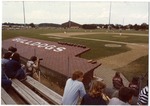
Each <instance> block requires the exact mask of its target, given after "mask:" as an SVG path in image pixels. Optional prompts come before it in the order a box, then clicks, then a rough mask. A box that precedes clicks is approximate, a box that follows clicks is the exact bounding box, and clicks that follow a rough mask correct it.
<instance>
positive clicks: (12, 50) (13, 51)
mask: <svg viewBox="0 0 150 106" xmlns="http://www.w3.org/2000/svg"><path fill="white" fill-rule="evenodd" d="M8 51H10V52H12V53H15V52H16V51H17V48H15V47H12V46H10V47H9V48H8Z"/></svg>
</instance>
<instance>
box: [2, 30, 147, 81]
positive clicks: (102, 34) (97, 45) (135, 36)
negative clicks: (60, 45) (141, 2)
mask: <svg viewBox="0 0 150 106" xmlns="http://www.w3.org/2000/svg"><path fill="white" fill-rule="evenodd" d="M64 31H65V32H67V33H70V32H74V33H75V32H82V33H83V32H84V33H85V32H86V33H88V32H92V33H94V32H95V33H96V34H87V35H74V36H73V37H78V38H81V39H75V38H62V39H55V38H49V37H50V36H45V35H41V34H47V33H64ZM122 33H123V34H122V35H121V36H120V35H119V31H118V30H114V31H109V32H107V31H106V30H100V29H97V30H86V31H85V30H83V29H56V28H51V29H20V30H2V40H5V39H9V38H13V37H17V36H24V37H31V38H36V39H42V40H48V41H56V42H57V41H62V42H70V43H75V44H82V45H85V46H87V47H89V48H90V49H91V50H90V51H89V52H87V53H84V54H83V55H81V57H83V58H86V59H101V58H104V57H107V56H111V55H115V54H119V53H122V52H126V51H129V50H130V48H128V47H126V44H123V43H111V42H101V41H94V40H86V38H90V39H97V40H110V41H117V42H126V43H138V44H139V43H146V44H148V31H131V30H128V31H122ZM105 44H119V45H122V47H114V48H110V47H105ZM134 64H140V65H139V67H138V68H139V70H140V71H138V73H139V75H140V74H141V73H143V70H148V56H147V57H146V58H145V57H141V58H140V59H138V60H136V61H134ZM129 65H131V66H133V67H134V65H133V63H131V64H129ZM120 70H121V69H120ZM126 70H127V71H125V70H124V74H125V75H127V74H129V73H130V71H132V68H130V69H127V68H126ZM118 71H119V70H118ZM133 75H134V74H133V73H132V75H131V76H130V75H129V78H128V79H129V80H131V78H132V76H133Z"/></svg>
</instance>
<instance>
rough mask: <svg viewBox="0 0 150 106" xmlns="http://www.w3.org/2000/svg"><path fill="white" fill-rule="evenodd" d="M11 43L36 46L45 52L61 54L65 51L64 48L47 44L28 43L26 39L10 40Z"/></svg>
mask: <svg viewBox="0 0 150 106" xmlns="http://www.w3.org/2000/svg"><path fill="white" fill-rule="evenodd" d="M12 41H14V42H18V43H23V44H26V45H29V46H36V47H38V48H44V49H46V50H53V51H54V52H62V51H63V50H65V49H66V48H65V47H57V46H56V45H49V44H47V43H42V42H34V41H29V40H27V39H22V38H15V39H12Z"/></svg>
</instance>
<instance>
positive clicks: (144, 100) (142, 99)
mask: <svg viewBox="0 0 150 106" xmlns="http://www.w3.org/2000/svg"><path fill="white" fill-rule="evenodd" d="M137 104H138V105H148V85H146V86H145V87H144V88H143V89H142V90H141V92H140V94H139V97H138V102H137Z"/></svg>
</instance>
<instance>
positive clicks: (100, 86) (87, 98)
mask: <svg viewBox="0 0 150 106" xmlns="http://www.w3.org/2000/svg"><path fill="white" fill-rule="evenodd" d="M105 88H106V85H105V84H104V83H103V82H101V81H94V82H93V83H92V84H91V88H90V90H89V92H88V93H87V94H86V95H84V97H83V98H82V101H81V105H106V104H107V102H106V100H105V99H104V93H103V90H104V89H105Z"/></svg>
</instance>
